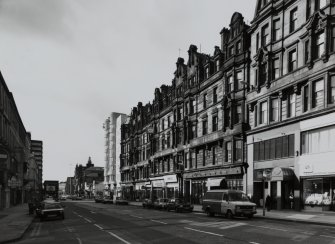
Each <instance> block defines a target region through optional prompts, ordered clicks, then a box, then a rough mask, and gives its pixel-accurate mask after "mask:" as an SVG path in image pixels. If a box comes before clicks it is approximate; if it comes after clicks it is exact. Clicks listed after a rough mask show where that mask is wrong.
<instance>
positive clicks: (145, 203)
mask: <svg viewBox="0 0 335 244" xmlns="http://www.w3.org/2000/svg"><path fill="white" fill-rule="evenodd" d="M142 206H143V208H153V207H154V204H153V202H152V200H151V199H149V198H146V199H144V201H143V202H142Z"/></svg>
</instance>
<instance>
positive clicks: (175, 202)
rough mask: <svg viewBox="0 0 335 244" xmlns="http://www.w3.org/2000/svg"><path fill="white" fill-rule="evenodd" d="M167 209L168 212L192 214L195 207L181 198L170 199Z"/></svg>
mask: <svg viewBox="0 0 335 244" xmlns="http://www.w3.org/2000/svg"><path fill="white" fill-rule="evenodd" d="M166 209H167V211H170V210H174V211H176V212H184V211H187V212H192V211H193V205H192V204H190V203H188V202H186V201H185V200H183V199H181V198H172V199H169V201H168V203H167V205H166Z"/></svg>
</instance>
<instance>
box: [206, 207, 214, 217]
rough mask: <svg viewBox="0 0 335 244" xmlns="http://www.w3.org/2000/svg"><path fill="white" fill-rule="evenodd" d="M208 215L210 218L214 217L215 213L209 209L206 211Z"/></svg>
mask: <svg viewBox="0 0 335 244" xmlns="http://www.w3.org/2000/svg"><path fill="white" fill-rule="evenodd" d="M206 214H207V216H208V217H214V213H212V212H211V211H210V209H209V208H207V209H206Z"/></svg>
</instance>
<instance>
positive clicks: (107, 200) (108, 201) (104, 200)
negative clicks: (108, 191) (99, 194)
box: [101, 196, 113, 204]
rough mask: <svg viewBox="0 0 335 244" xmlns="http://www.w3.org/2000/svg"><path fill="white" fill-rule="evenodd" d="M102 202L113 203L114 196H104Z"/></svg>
mask: <svg viewBox="0 0 335 244" xmlns="http://www.w3.org/2000/svg"><path fill="white" fill-rule="evenodd" d="M101 202H102V203H105V204H106V203H109V204H112V203H113V199H112V198H110V197H107V196H105V197H103V198H102V201H101Z"/></svg>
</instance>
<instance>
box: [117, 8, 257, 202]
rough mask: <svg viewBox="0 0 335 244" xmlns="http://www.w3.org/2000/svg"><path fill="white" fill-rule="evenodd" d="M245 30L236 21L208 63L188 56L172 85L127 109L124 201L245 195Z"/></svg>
mask: <svg viewBox="0 0 335 244" xmlns="http://www.w3.org/2000/svg"><path fill="white" fill-rule="evenodd" d="M248 30H249V26H248V25H246V24H245V22H244V19H243V16H242V15H241V14H239V13H235V14H234V15H233V16H232V19H231V24H230V27H229V28H224V29H223V30H222V31H221V43H222V44H221V47H215V48H214V52H213V55H207V54H204V53H200V52H198V49H197V47H196V46H195V45H191V46H190V48H189V50H188V60H187V62H186V63H185V61H184V59H183V58H178V59H177V62H176V70H175V72H174V77H173V79H172V84H171V85H162V86H161V87H160V88H157V89H156V90H155V93H154V100H153V101H152V103H148V104H146V105H145V106H143V104H142V103H138V105H137V107H134V108H133V109H132V112H131V114H130V117H129V121H127V123H125V124H124V125H123V126H122V127H121V138H122V142H121V180H122V183H123V193H124V196H125V197H127V198H129V199H142V198H148V197H151V198H159V197H167V198H171V197H179V196H183V197H185V198H187V199H188V200H190V201H192V202H193V203H200V202H201V200H202V197H203V195H204V193H205V192H206V191H207V190H209V189H215V188H219V187H220V186H227V187H229V188H232V189H240V190H247V189H246V180H245V179H246V177H245V173H246V169H247V168H248V166H247V162H246V155H245V154H244V148H245V146H244V145H245V141H246V136H245V132H244V131H245V129H246V122H247V121H246V117H245V104H244V103H245V92H246V87H247V86H246V85H247V82H246V81H245V80H246V78H247V77H248V74H249V60H250V58H249V46H250V38H249V34H248Z"/></svg>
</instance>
